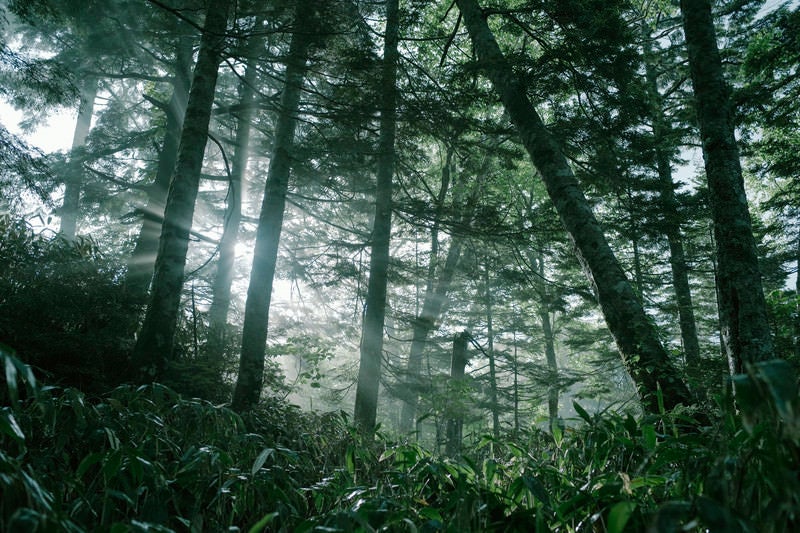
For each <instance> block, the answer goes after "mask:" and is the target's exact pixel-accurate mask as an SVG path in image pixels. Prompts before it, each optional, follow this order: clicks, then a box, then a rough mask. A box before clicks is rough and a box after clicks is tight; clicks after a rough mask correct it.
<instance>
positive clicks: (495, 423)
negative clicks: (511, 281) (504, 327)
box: [483, 264, 500, 439]
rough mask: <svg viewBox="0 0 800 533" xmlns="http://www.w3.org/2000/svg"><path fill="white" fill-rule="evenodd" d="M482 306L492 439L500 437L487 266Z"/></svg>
mask: <svg viewBox="0 0 800 533" xmlns="http://www.w3.org/2000/svg"><path fill="white" fill-rule="evenodd" d="M483 290H484V304H485V305H486V338H487V350H486V355H488V356H489V405H490V407H491V410H492V434H493V435H494V438H496V439H497V438H499V437H500V406H499V405H498V403H497V367H496V365H495V361H494V355H495V354H494V324H493V319H494V316H493V307H492V289H491V286H490V285H489V265H488V264H486V265H484V270H483Z"/></svg>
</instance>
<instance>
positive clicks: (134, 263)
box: [125, 36, 193, 302]
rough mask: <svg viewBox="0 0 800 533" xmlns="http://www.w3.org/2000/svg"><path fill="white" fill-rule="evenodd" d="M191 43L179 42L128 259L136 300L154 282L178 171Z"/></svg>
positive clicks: (185, 39) (128, 275)
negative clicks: (161, 129) (144, 201)
mask: <svg viewBox="0 0 800 533" xmlns="http://www.w3.org/2000/svg"><path fill="white" fill-rule="evenodd" d="M192 41H193V40H192V39H190V38H188V37H187V36H183V37H181V38H180V39H179V40H178V45H177V47H176V50H175V66H174V76H175V79H174V81H173V84H172V96H171V97H170V99H169V102H168V103H167V104H166V105H164V104H160V105H161V106H162V107H163V109H164V113H165V115H166V119H167V120H166V124H165V126H164V142H163V144H162V145H161V150H160V151H159V154H158V166H157V168H156V177H155V180H153V183H152V184H151V185H150V186H149V187H148V188H147V205H146V206H145V207H144V209H143V210H142V211H143V212H142V227H141V229H140V230H139V235H138V236H137V238H136V244H135V245H134V248H133V252H132V253H131V257H130V258H129V260H128V269H127V272H126V274H125V285H126V287H127V289H128V292H129V294H130V295H131V296H132V297H133V298H134V299H135V300H136V301H142V302H144V301H146V299H147V290H148V289H149V288H150V281H151V280H152V279H153V267H154V265H155V262H156V255H157V254H158V242H159V236H160V235H161V221H162V220H163V218H164V204H165V203H166V200H167V191H168V189H169V182H170V179H171V178H172V173H173V172H174V170H175V163H176V161H177V160H178V143H179V142H180V139H181V130H182V129H183V116H184V114H185V113H186V102H187V100H188V98H189V84H190V83H191V76H192Z"/></svg>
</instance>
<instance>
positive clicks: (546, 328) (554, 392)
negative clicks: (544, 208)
mask: <svg viewBox="0 0 800 533" xmlns="http://www.w3.org/2000/svg"><path fill="white" fill-rule="evenodd" d="M533 264H536V267H537V269H538V273H539V275H538V276H537V277H536V279H537V288H536V289H537V291H536V292H537V293H538V296H539V308H538V312H539V322H540V324H541V326H542V335H543V336H544V355H545V359H546V360H547V370H548V374H549V380H550V383H549V385H548V387H547V414H548V416H549V419H550V430H551V431H552V429H553V428H554V427H555V426H557V425H558V395H559V392H560V389H559V385H558V360H557V358H556V344H555V339H554V336H553V326H552V324H551V322H550V298H549V296H548V294H547V287H546V286H545V277H544V273H545V269H544V252H542V251H540V252H539V257H538V258H536V261H535V262H534V263H533Z"/></svg>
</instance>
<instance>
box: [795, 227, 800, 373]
mask: <svg viewBox="0 0 800 533" xmlns="http://www.w3.org/2000/svg"><path fill="white" fill-rule="evenodd" d="M795 261H796V262H797V271H796V274H795V276H794V301H795V304H794V305H795V312H794V356H795V358H797V359H798V360H800V234H798V236H797V244H796V245H795Z"/></svg>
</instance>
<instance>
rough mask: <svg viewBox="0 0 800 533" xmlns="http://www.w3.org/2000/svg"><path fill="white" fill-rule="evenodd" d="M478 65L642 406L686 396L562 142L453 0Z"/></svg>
mask: <svg viewBox="0 0 800 533" xmlns="http://www.w3.org/2000/svg"><path fill="white" fill-rule="evenodd" d="M457 4H458V6H459V8H460V10H461V13H462V15H463V17H464V22H465V24H466V26H467V29H468V31H469V34H470V36H471V38H472V42H473V45H474V47H475V50H476V52H477V54H478V57H479V59H480V61H481V63H482V67H483V69H484V71H485V72H486V74H487V75H488V77H489V79H490V80H491V82H492V84H493V85H494V88H495V90H496V91H497V92H498V93H499V95H500V98H501V100H502V102H503V104H504V106H505V109H506V111H507V112H508V114H509V116H510V117H511V121H512V122H513V123H514V125H515V126H516V128H517V130H518V132H519V134H520V137H521V138H522V143H523V145H524V146H525V149H526V150H527V151H528V154H529V155H530V157H531V160H532V162H533V164H534V166H535V167H536V168H537V169H538V171H539V173H540V174H541V177H542V180H543V182H544V184H545V187H546V189H547V192H548V195H549V196H550V199H551V200H552V201H553V204H554V205H555V208H556V211H557V212H558V214H559V217H560V218H561V222H562V223H563V224H564V227H565V229H566V230H567V233H568V234H569V235H570V238H571V239H572V241H573V242H574V244H575V248H576V250H577V255H578V259H579V260H580V262H581V264H582V265H583V267H584V270H585V271H586V273H587V276H588V277H589V280H590V281H591V282H592V284H593V285H594V289H595V292H596V295H597V299H598V301H599V303H600V308H601V310H602V312H603V315H604V317H605V320H606V324H608V327H609V330H610V331H611V333H612V335H613V336H614V339H615V341H616V344H617V347H618V349H619V352H620V355H621V357H622V361H623V363H624V365H625V367H626V368H627V370H628V372H629V373H630V374H631V376H632V378H633V380H634V382H635V383H636V385H637V388H638V390H639V393H640V395H641V396H642V400H643V402H644V406H645V409H646V410H647V411H650V412H655V411H657V409H658V403H657V401H656V395H655V393H656V391H657V389H658V388H659V387H660V388H661V390H662V391H663V397H664V402H665V405H666V406H667V407H671V406H674V405H676V404H678V403H688V402H689V401H690V396H689V391H688V389H687V388H686V385H685V384H684V383H683V382H682V381H681V379H680V376H679V374H678V372H677V370H676V368H675V367H674V365H673V364H672V361H670V359H669V356H668V354H667V352H666V350H665V349H664V347H663V346H662V345H661V343H660V341H659V339H658V333H657V331H656V329H655V326H654V325H653V323H652V322H651V320H650V318H649V317H648V316H647V315H646V313H645V312H644V309H643V308H642V306H641V304H640V302H639V300H638V298H637V296H636V293H635V291H634V290H633V288H632V287H631V284H630V282H629V281H628V279H627V278H626V277H625V273H624V272H623V270H622V268H621V267H620V265H619V262H618V261H617V259H616V257H615V256H614V253H613V252H612V251H611V248H610V247H609V245H608V242H607V241H606V238H605V236H604V235H603V232H602V229H601V227H600V224H599V223H598V221H597V219H596V218H595V216H594V213H592V210H591V206H590V205H589V202H588V201H587V200H586V197H585V196H584V195H583V192H582V191H581V189H580V187H579V185H578V182H577V179H576V178H575V175H574V173H573V172H572V169H571V168H570V166H569V164H568V163H567V160H566V158H565V157H564V154H563V153H562V152H561V147H560V146H559V145H558V143H557V141H556V140H555V139H554V138H553V136H552V135H551V134H550V132H549V131H548V130H547V128H546V127H545V125H544V123H543V122H542V119H541V118H540V117H539V115H538V114H537V113H536V110H535V109H534V107H533V105H532V104H531V102H530V101H529V100H528V97H527V95H526V93H525V88H524V86H523V85H522V83H521V81H520V79H519V77H517V76H516V75H515V74H514V72H513V70H512V69H511V66H510V65H509V63H508V61H507V60H506V58H505V57H504V56H503V54H502V52H501V50H500V47H499V46H498V45H497V42H496V41H495V39H494V35H492V33H491V30H490V29H489V26H488V24H487V22H486V19H485V18H484V16H483V13H482V11H481V9H480V7H479V6H478V4H477V3H476V1H475V0H457Z"/></svg>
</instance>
